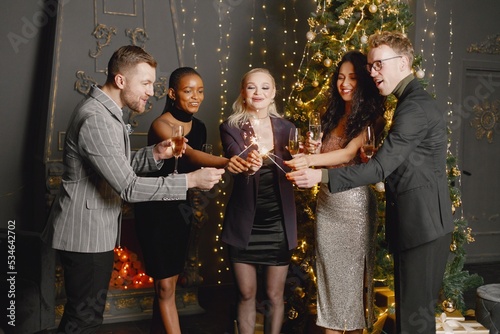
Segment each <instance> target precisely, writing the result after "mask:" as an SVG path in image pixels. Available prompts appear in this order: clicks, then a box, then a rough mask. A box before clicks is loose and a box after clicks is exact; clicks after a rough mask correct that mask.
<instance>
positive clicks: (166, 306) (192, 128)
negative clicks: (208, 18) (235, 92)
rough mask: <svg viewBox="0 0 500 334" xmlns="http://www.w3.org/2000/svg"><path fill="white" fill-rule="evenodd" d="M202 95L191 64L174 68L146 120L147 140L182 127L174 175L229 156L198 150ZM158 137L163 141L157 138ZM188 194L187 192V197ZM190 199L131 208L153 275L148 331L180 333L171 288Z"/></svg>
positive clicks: (182, 253)
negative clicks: (182, 145)
mask: <svg viewBox="0 0 500 334" xmlns="http://www.w3.org/2000/svg"><path fill="white" fill-rule="evenodd" d="M203 99H204V87H203V81H202V78H201V76H200V75H199V74H198V73H197V72H196V71H195V70H194V69H192V68H190V67H181V68H178V69H176V70H175V71H174V72H173V73H172V74H171V76H170V79H169V89H168V95H167V102H166V105H165V109H164V111H163V113H162V115H161V116H159V117H158V118H156V119H155V120H154V121H153V123H152V124H151V127H150V130H149V132H148V142H150V143H156V142H158V141H159V140H160V141H161V140H164V139H168V138H171V137H172V134H173V132H172V131H173V130H172V129H173V126H182V127H183V128H184V136H185V138H187V140H188V142H187V148H186V151H185V153H184V154H183V155H182V157H180V158H179V160H178V171H179V173H185V172H187V171H193V170H196V169H199V168H200V167H218V168H223V167H225V166H226V165H227V163H228V161H229V160H228V159H226V158H223V157H218V156H213V155H211V154H207V153H204V152H202V151H201V149H202V145H203V144H205V143H206V138H207V130H206V127H205V124H203V122H202V121H200V120H199V119H197V118H196V117H193V116H194V115H195V114H196V113H197V112H198V110H199V108H200V105H201V103H202V102H203ZM160 138H163V139H160ZM173 169H174V159H171V161H165V162H164V165H163V167H162V169H161V170H160V171H159V172H157V173H155V174H151V176H153V175H154V176H156V175H168V174H171V173H172V172H173ZM188 198H189V196H188ZM188 206H189V201H188V200H186V201H168V202H145V203H140V204H137V205H136V206H135V217H136V222H137V224H136V230H137V236H138V240H139V242H140V244H141V248H142V252H143V255H144V262H145V265H146V273H147V274H148V275H149V276H152V277H153V278H154V286H155V302H154V307H153V320H152V323H151V333H164V332H166V333H168V334H179V333H181V330H180V325H179V316H178V314H177V307H176V304H175V287H176V284H177V280H178V278H179V274H180V273H181V272H182V271H183V269H184V263H185V260H186V253H187V247H188V240H189V234H190V230H191V218H192V216H186V207H188Z"/></svg>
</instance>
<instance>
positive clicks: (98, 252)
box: [43, 45, 224, 333]
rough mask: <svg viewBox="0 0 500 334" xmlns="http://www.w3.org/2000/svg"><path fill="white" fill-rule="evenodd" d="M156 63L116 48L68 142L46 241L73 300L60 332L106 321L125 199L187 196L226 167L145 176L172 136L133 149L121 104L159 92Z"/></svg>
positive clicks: (168, 152) (165, 154) (89, 329)
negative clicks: (103, 78)
mask: <svg viewBox="0 0 500 334" xmlns="http://www.w3.org/2000/svg"><path fill="white" fill-rule="evenodd" d="M156 65H157V63H156V61H155V59H154V58H153V57H152V56H151V55H150V54H148V53H147V52H145V51H144V50H143V49H142V48H140V47H137V46H131V45H130V46H124V47H121V48H120V49H118V50H117V51H116V52H115V53H114V54H113V56H112V57H111V59H110V60H109V63H108V77H107V80H106V83H105V84H104V86H102V87H100V88H99V87H97V86H93V87H92V89H91V91H90V94H89V96H88V97H87V98H86V99H85V100H83V101H82V102H81V103H80V104H79V105H78V106H77V107H76V109H75V111H74V113H73V115H72V117H71V119H70V122H69V126H68V130H67V133H66V140H65V144H64V158H63V159H64V167H65V171H64V174H63V177H62V184H61V188H60V192H59V195H58V196H57V198H56V199H55V201H54V204H53V206H52V209H51V212H50V215H49V218H48V223H47V226H46V228H45V230H44V232H43V239H44V240H45V241H46V242H47V243H48V244H50V245H51V246H52V247H53V248H54V249H56V250H57V251H58V254H59V256H60V260H61V264H62V266H63V268H64V279H65V289H66V295H67V302H66V305H65V308H64V314H63V317H62V319H61V322H60V324H59V328H58V333H93V332H95V331H96V330H97V328H98V327H99V326H100V325H101V323H102V320H103V313H104V306H105V302H106V295H107V290H108V285H109V280H110V277H111V272H112V268H113V258H114V255H113V249H114V247H115V246H116V245H119V242H120V240H119V238H120V220H121V207H122V201H127V202H131V203H133V202H143V201H168V200H178V199H185V198H186V192H187V189H188V188H193V187H197V188H201V189H206V190H208V189H210V188H212V187H213V186H214V185H215V184H216V183H217V182H219V179H220V178H221V175H222V174H223V173H224V170H223V169H215V168H204V169H199V170H197V171H195V172H192V173H188V174H177V175H171V176H168V177H158V178H150V177H139V176H137V174H143V173H147V172H150V171H155V170H159V169H160V168H161V166H162V165H163V159H167V158H171V157H172V147H171V143H170V140H167V141H164V142H161V143H158V144H157V145H154V146H149V147H145V148H142V149H140V150H138V151H137V152H135V153H131V151H130V140H129V137H128V131H127V128H126V126H125V123H124V122H123V119H122V116H123V112H122V108H123V107H128V108H130V109H131V110H134V111H136V112H144V110H145V107H146V103H147V101H148V99H149V97H150V96H152V95H153V93H154V92H153V84H154V82H155V79H156V73H155V72H156Z"/></svg>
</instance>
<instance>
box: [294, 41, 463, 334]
mask: <svg viewBox="0 0 500 334" xmlns="http://www.w3.org/2000/svg"><path fill="white" fill-rule="evenodd" d="M368 43H369V47H370V51H369V53H368V64H367V70H368V71H369V72H370V74H371V76H372V78H373V80H374V82H375V84H376V85H377V88H378V89H379V91H380V94H381V95H384V96H387V95H390V94H394V95H395V96H396V98H397V99H398V104H397V107H396V110H395V112H394V117H393V120H392V125H391V128H390V131H389V133H388V135H387V137H386V138H385V140H384V143H383V145H382V146H381V147H380V148H379V150H378V152H377V153H376V155H375V156H374V157H373V158H372V159H370V161H368V162H367V163H366V164H360V165H355V166H350V167H344V168H332V169H328V170H326V169H324V170H319V169H303V170H298V171H294V172H292V173H289V174H288V175H287V176H288V178H289V179H290V180H292V181H293V182H294V183H295V184H297V186H299V187H311V186H313V185H314V184H316V183H318V182H325V183H328V184H329V188H330V191H331V192H340V191H344V190H348V189H351V188H353V187H358V186H361V185H366V184H372V183H376V182H379V181H381V180H384V179H385V188H386V205H387V206H386V231H387V240H388V242H389V248H390V250H391V252H392V253H393V254H394V277H395V297H396V323H397V333H398V334H417V333H418V334H420V333H435V331H436V328H435V315H434V309H435V305H436V302H437V301H438V296H439V290H440V288H441V283H442V279H443V275H444V270H445V267H446V262H447V259H448V255H449V245H450V242H451V233H452V231H453V228H454V224H453V218H452V213H451V200H450V195H449V189H448V183H447V177H446V152H447V132H446V123H445V114H444V113H443V112H441V111H440V110H439V109H438V107H437V105H436V103H435V101H434V99H433V98H432V97H431V96H430V95H429V94H428V93H427V92H425V90H424V89H423V87H422V86H421V85H420V83H419V82H418V80H417V79H415V78H414V77H413V74H412V62H413V47H412V45H411V43H410V41H409V40H408V38H407V37H406V36H404V35H403V34H401V33H391V32H382V33H380V34H376V35H372V36H371V37H370V39H369V42H368Z"/></svg>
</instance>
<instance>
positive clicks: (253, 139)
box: [238, 136, 259, 156]
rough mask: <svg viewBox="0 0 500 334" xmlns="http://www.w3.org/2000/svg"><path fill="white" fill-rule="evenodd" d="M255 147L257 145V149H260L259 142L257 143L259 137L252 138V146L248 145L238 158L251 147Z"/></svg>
mask: <svg viewBox="0 0 500 334" xmlns="http://www.w3.org/2000/svg"><path fill="white" fill-rule="evenodd" d="M254 145H257V147H259V142H258V141H257V137H255V136H252V137H251V138H250V145H248V146H247V147H246V148H245V149H244V150H243V151H241V152H240V154H238V156H241V155H242V154H243V153H245V152H246V151H247V150H248V149H249V148H250V147H252V146H254Z"/></svg>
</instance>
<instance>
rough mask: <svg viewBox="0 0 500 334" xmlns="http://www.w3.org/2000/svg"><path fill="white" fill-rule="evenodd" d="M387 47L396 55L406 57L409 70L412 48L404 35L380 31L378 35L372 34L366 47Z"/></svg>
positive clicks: (411, 61) (412, 54)
mask: <svg viewBox="0 0 500 334" xmlns="http://www.w3.org/2000/svg"><path fill="white" fill-rule="evenodd" d="M381 45H387V46H388V47H390V48H391V49H393V50H394V52H396V53H397V54H398V55H402V56H406V57H407V58H408V63H409V66H410V68H411V67H412V64H413V56H414V51H413V46H412V44H411V42H410V40H409V39H408V37H406V36H405V35H404V34H402V33H400V32H391V31H382V32H380V33H378V34H373V35H371V36H370V38H369V39H368V47H369V48H370V49H373V48H376V47H379V46H381Z"/></svg>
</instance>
